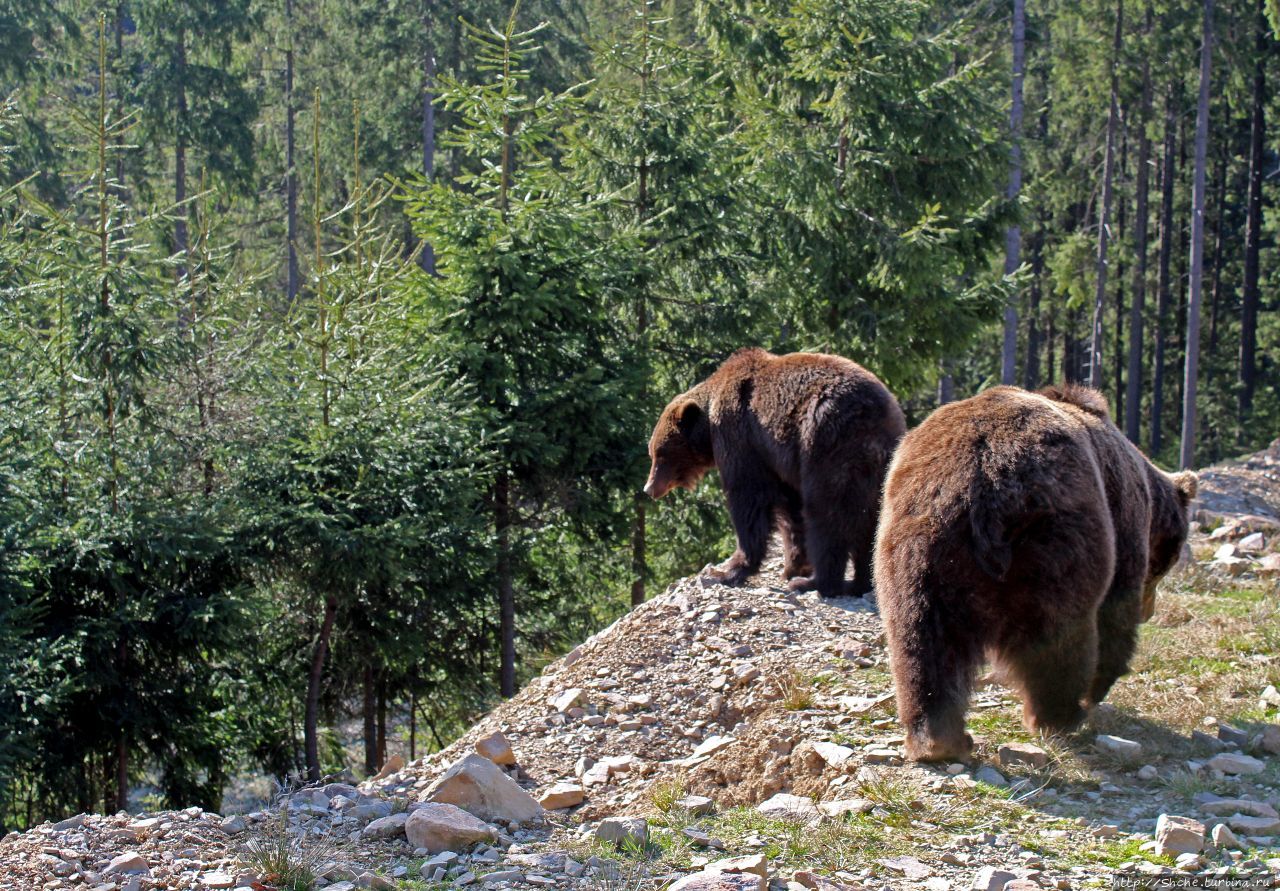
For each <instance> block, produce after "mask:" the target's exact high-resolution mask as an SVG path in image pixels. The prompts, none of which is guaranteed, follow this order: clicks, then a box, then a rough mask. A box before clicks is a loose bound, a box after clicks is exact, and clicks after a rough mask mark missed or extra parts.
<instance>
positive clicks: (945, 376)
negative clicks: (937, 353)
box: [938, 359, 956, 405]
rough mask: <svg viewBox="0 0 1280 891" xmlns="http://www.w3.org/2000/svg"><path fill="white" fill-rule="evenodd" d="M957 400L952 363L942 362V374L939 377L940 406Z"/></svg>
mask: <svg viewBox="0 0 1280 891" xmlns="http://www.w3.org/2000/svg"><path fill="white" fill-rule="evenodd" d="M955 399H956V384H955V380H954V379H953V378H952V377H951V362H950V361H949V360H947V359H943V360H942V374H940V375H939V376H938V405H946V404H947V403H948V402H954V401H955Z"/></svg>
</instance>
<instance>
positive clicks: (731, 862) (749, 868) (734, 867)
mask: <svg viewBox="0 0 1280 891" xmlns="http://www.w3.org/2000/svg"><path fill="white" fill-rule="evenodd" d="M705 871H706V872H724V873H735V872H749V873H753V874H754V875H758V876H760V878H762V879H767V878H769V858H768V857H765V856H764V855H763V854H748V855H746V856H745V857H728V858H726V859H724V860H715V861H713V862H711V863H708V864H707V866H706V869H705Z"/></svg>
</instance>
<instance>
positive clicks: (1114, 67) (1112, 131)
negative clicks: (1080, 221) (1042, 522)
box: [1089, 0, 1124, 388]
mask: <svg viewBox="0 0 1280 891" xmlns="http://www.w3.org/2000/svg"><path fill="white" fill-rule="evenodd" d="M1123 35H1124V3H1123V0H1117V2H1116V30H1115V37H1114V39H1113V41H1112V44H1111V109H1110V111H1109V112H1108V113H1107V146H1106V154H1105V155H1104V156H1103V160H1102V202H1101V207H1100V208H1099V210H1098V273H1097V285H1096V287H1095V290H1094V296H1093V326H1092V334H1091V335H1090V338H1089V386H1091V387H1094V388H1098V387H1101V386H1102V317H1103V309H1104V307H1105V303H1106V296H1107V241H1108V239H1109V238H1110V236H1111V232H1110V226H1111V192H1112V185H1113V183H1112V180H1113V178H1114V176H1115V163H1116V130H1117V127H1118V124H1119V119H1120V99H1119V93H1120V42H1121V39H1122V38H1123Z"/></svg>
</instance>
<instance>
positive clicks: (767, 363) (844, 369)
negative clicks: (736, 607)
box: [644, 349, 906, 597]
mask: <svg viewBox="0 0 1280 891" xmlns="http://www.w3.org/2000/svg"><path fill="white" fill-rule="evenodd" d="M905 430H906V422H905V421H904V419H903V416H902V410H901V409H900V408H899V407H898V402H897V400H895V399H894V398H893V394H891V393H890V392H889V391H888V390H887V389H885V386H884V384H882V383H880V381H879V380H878V379H877V378H876V376H875V375H873V374H872V373H871V372H869V371H867V370H866V369H865V368H862V367H861V366H860V365H857V364H856V363H854V362H850V361H849V360H848V359H843V358H841V357H839V356H827V355H823V354H820V353H791V354H790V355H786V356H775V355H773V354H772V353H768V352H765V351H764V350H761V349H743V350H738V352H736V353H734V354H733V355H732V356H730V357H729V358H728V359H727V360H726V361H725V363H724V364H723V365H721V366H720V368H719V369H717V370H716V372H715V373H714V374H713V375H711V377H709V378H707V379H706V380H705V381H703V382H702V383H700V384H698V385H697V386H696V387H694V388H693V389H692V390H689V391H688V392H687V393H683V394H681V395H680V396H677V397H676V398H675V399H673V400H672V401H671V403H670V404H669V405H668V406H667V407H666V408H665V409H663V412H662V417H660V418H659V419H658V424H657V426H656V427H655V428H654V431H653V437H652V438H651V439H650V440H649V457H650V458H651V459H652V461H653V467H652V469H651V470H650V472H649V482H648V483H647V484H646V485H645V487H644V490H645V492H646V493H647V494H649V495H650V496H652V497H653V498H661V497H662V496H663V495H665V494H667V493H668V492H670V491H671V490H672V489H674V488H677V487H683V488H686V489H692V488H693V487H694V486H695V485H697V483H698V480H699V479H701V478H702V476H703V474H705V473H706V472H707V471H709V470H711V469H712V468H713V467H714V468H718V469H719V471H720V479H721V482H722V483H723V484H724V491H725V496H726V497H727V499H728V501H729V515H730V517H731V518H732V520H733V528H734V531H735V532H736V533H737V535H738V549H737V551H735V552H734V554H733V556H732V557H730V558H729V559H728V560H727V561H726V562H725V563H723V564H721V565H720V566H719V567H716V568H714V569H709V570H707V572H706V574H705V575H706V577H708V578H710V579H714V580H715V581H717V582H719V583H721V584H725V585H741V584H742V583H743V582H745V581H746V580H747V577H748V576H750V575H751V574H752V573H754V572H755V571H756V570H757V569H759V567H760V562H761V561H762V560H763V559H764V555H765V550H766V548H767V547H768V543H769V534H770V532H771V531H772V529H773V527H774V525H775V523H776V524H777V525H778V526H779V527H780V529H781V532H782V539H783V551H784V560H785V565H784V568H783V576H784V578H789V579H791V582H790V585H789V587H790V588H791V589H792V590H810V589H812V588H817V589H818V591H819V593H821V594H822V595H823V596H824V597H833V596H836V595H839V594H843V593H845V583H844V575H845V567H846V566H847V565H848V562H849V557H850V556H852V557H853V561H854V582H853V589H852V593H857V594H862V593H865V592H866V591H868V590H870V588H871V553H872V547H873V543H874V539H875V525H876V516H877V514H878V512H879V509H880V487H881V483H882V482H883V481H884V474H885V469H886V468H887V467H888V465H889V459H890V457H891V456H892V455H893V450H894V447H895V446H896V445H897V444H898V440H900V439H901V438H902V434H903V432H904V431H905ZM810 572H811V573H812V576H811V577H803V576H805V575H806V574H808V573H810Z"/></svg>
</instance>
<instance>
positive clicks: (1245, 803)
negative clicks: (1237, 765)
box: [1200, 798, 1280, 817]
mask: <svg viewBox="0 0 1280 891" xmlns="http://www.w3.org/2000/svg"><path fill="white" fill-rule="evenodd" d="M1200 810H1202V811H1204V812H1205V813H1206V814H1213V815H1214V816H1216V817H1229V816H1231V815H1232V814H1246V815H1248V816H1251V817H1278V816H1280V813H1277V812H1276V809H1275V808H1273V807H1272V806H1271V805H1269V804H1267V803H1266V802H1265V801H1253V800H1251V799H1248V798H1220V799H1218V800H1217V801H1206V802H1205V803H1204V804H1202V805H1200Z"/></svg>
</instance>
